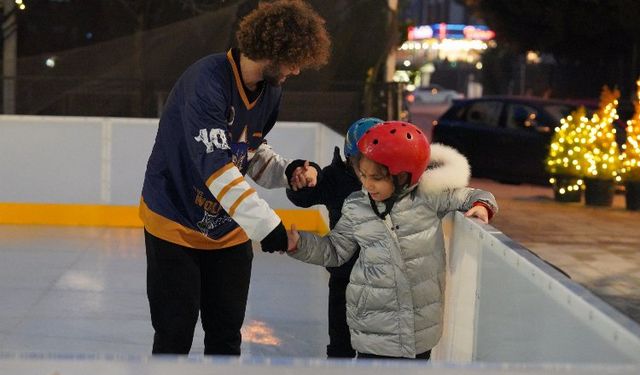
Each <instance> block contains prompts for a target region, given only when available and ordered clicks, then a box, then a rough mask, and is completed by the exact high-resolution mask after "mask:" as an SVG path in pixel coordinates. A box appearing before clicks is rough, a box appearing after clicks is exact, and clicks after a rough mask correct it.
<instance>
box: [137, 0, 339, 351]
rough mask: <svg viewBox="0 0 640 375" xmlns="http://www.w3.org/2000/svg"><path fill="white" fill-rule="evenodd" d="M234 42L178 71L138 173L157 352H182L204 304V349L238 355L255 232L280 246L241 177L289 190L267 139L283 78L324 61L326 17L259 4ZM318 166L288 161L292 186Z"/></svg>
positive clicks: (289, 4)
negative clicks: (227, 48) (232, 46)
mask: <svg viewBox="0 0 640 375" xmlns="http://www.w3.org/2000/svg"><path fill="white" fill-rule="evenodd" d="M236 38H237V41H238V48H237V49H231V50H230V51H228V52H227V53H225V54H214V55H210V56H207V57H205V58H203V59H201V60H199V61H197V62H196V63H195V64H193V65H192V66H191V67H189V68H188V69H187V70H186V71H185V72H184V74H183V75H182V76H181V77H180V79H179V80H178V82H177V83H176V84H175V86H174V87H173V89H172V91H171V93H170V95H169V98H168V100H167V104H166V107H165V110H164V113H163V114H162V117H161V119H160V126H159V129H158V134H157V136H156V141H155V145H154V147H153V151H152V153H151V156H150V158H149V162H148V165H147V172H146V174H145V181H144V186H143V189H142V199H141V202H140V217H141V218H142V220H143V222H144V226H145V245H146V249H147V295H148V298H149V305H150V310H151V322H152V324H153V328H154V330H155V335H154V342H153V353H154V354H161V353H174V354H188V353H189V350H190V349H191V343H192V341H193V333H194V329H195V325H196V322H197V319H198V313H199V312H200V313H201V319H202V325H203V328H204V331H205V339H204V344H205V354H224V355H239V354H240V344H241V341H242V337H241V334H240V328H241V326H242V322H243V320H244V315H245V309H246V303H247V295H248V290H249V279H250V276H251V261H252V258H253V252H252V247H251V240H255V241H260V243H261V247H262V250H263V251H268V252H274V251H285V250H286V248H287V235H286V231H285V229H284V226H283V225H282V221H281V220H280V218H279V217H278V215H277V214H276V213H275V212H274V211H273V210H272V209H271V208H270V207H269V206H268V204H267V203H266V202H265V201H264V200H262V199H261V198H260V197H258V195H257V194H256V192H255V190H254V189H252V188H251V187H250V185H249V184H248V183H247V181H246V180H245V178H244V174H248V175H249V176H251V178H252V179H253V180H254V181H256V182H257V183H258V184H260V185H261V186H264V187H267V188H273V187H286V186H288V181H287V179H286V177H285V173H284V172H285V168H286V167H287V165H288V164H289V161H288V160H284V159H283V158H282V157H280V156H279V155H277V154H276V153H275V152H274V151H273V150H272V149H271V148H270V147H269V146H268V145H267V144H266V142H265V141H264V137H265V136H266V135H267V134H268V133H269V131H270V130H271V128H272V127H273V125H274V124H275V122H276V119H277V116H278V107H279V103H280V97H281V89H280V85H281V84H282V83H284V82H285V80H286V79H287V77H289V76H291V75H297V74H299V73H300V70H302V69H305V68H318V67H320V66H322V65H324V64H326V62H327V60H328V58H329V47H330V41H329V36H328V34H327V31H326V29H325V26H324V20H323V19H322V18H321V17H320V16H319V15H318V14H317V13H316V12H315V11H314V10H313V9H312V8H311V7H310V6H309V5H307V4H306V3H304V2H302V1H300V0H276V1H272V2H268V3H262V4H261V5H260V6H259V7H258V8H257V9H255V10H254V11H252V12H251V13H249V14H248V15H247V16H246V17H244V18H243V19H242V21H241V22H240V25H239V29H238V32H237V34H236ZM316 176H317V171H316V170H315V169H314V168H308V167H307V164H305V165H304V166H299V167H297V168H295V172H294V177H293V178H292V180H291V185H292V187H294V188H300V187H303V186H305V185H307V184H308V185H309V186H313V185H314V184H315V179H316Z"/></svg>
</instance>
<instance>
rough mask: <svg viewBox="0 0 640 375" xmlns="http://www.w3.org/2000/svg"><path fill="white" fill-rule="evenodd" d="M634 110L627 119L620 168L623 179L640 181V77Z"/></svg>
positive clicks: (637, 83)
mask: <svg viewBox="0 0 640 375" xmlns="http://www.w3.org/2000/svg"><path fill="white" fill-rule="evenodd" d="M636 86H637V91H636V99H637V100H636V102H635V103H634V106H635V112H634V114H633V116H632V117H631V119H630V120H629V121H627V127H626V129H627V141H626V143H625V144H624V145H623V146H622V150H623V151H622V156H621V158H622V169H621V171H620V173H621V174H622V178H623V179H624V180H625V181H640V79H638V80H637V81H636Z"/></svg>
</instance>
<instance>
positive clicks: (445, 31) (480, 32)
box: [407, 23, 496, 40]
mask: <svg viewBox="0 0 640 375" xmlns="http://www.w3.org/2000/svg"><path fill="white" fill-rule="evenodd" d="M407 36H408V38H407V39H408V40H422V39H431V38H438V39H440V40H443V39H471V40H491V39H493V38H495V36H496V33H495V32H494V31H493V30H489V28H488V27H486V26H484V25H462V24H453V23H435V24H433V25H422V26H411V27H409V29H408V34H407Z"/></svg>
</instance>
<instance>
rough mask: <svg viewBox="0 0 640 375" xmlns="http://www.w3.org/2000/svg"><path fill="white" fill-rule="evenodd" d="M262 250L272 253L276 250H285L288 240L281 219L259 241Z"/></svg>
mask: <svg viewBox="0 0 640 375" xmlns="http://www.w3.org/2000/svg"><path fill="white" fill-rule="evenodd" d="M260 246H261V247H262V251H265V252H267V253H273V252H276V251H287V247H288V246H289V241H288V239H287V230H286V229H285V228H284V225H283V224H282V221H281V222H280V224H278V226H277V227H275V228H274V229H273V230H272V231H271V233H269V234H268V235H267V236H266V237H265V238H264V239H263V240H262V241H260Z"/></svg>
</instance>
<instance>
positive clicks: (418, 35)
mask: <svg viewBox="0 0 640 375" xmlns="http://www.w3.org/2000/svg"><path fill="white" fill-rule="evenodd" d="M431 37H433V29H432V28H431V26H429V25H423V26H417V27H416V26H410V27H409V30H408V39H409V40H420V39H429V38H431Z"/></svg>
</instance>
